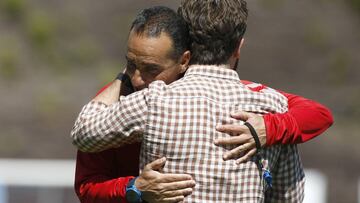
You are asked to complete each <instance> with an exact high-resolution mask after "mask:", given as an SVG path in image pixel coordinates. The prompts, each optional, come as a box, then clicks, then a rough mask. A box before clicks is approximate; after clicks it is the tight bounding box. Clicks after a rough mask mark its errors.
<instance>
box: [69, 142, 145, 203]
mask: <svg viewBox="0 0 360 203" xmlns="http://www.w3.org/2000/svg"><path fill="white" fill-rule="evenodd" d="M139 154H140V144H139V143H137V144H132V145H126V146H123V147H121V148H118V149H110V150H106V151H103V152H100V153H92V154H90V153H84V152H81V151H78V153H77V159H76V172H75V191H76V194H77V195H78V197H79V199H80V201H81V202H82V203H96V202H99V203H100V202H101V203H115V202H116V203H119V202H126V201H125V188H126V185H127V184H128V182H129V181H130V179H132V178H133V177H134V176H138V172H139V169H138V165H139Z"/></svg>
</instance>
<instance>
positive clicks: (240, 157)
mask: <svg viewBox="0 0 360 203" xmlns="http://www.w3.org/2000/svg"><path fill="white" fill-rule="evenodd" d="M231 117H233V118H235V119H239V120H242V121H244V122H248V123H250V124H251V125H252V126H253V127H254V128H255V131H256V132H257V134H258V136H259V140H260V144H261V146H264V145H265V144H266V128H265V122H264V118H263V117H262V116H260V115H257V114H254V113H248V112H243V111H240V112H236V113H234V114H231ZM216 130H217V131H219V132H222V133H227V134H229V135H231V137H227V138H219V139H216V140H215V141H214V143H215V144H216V145H217V146H220V145H236V146H237V147H235V148H234V149H232V150H230V151H228V152H226V153H225V154H224V155H223V159H224V160H225V161H226V160H230V159H237V160H236V163H237V164H240V163H243V162H245V161H247V160H249V159H250V158H251V157H252V156H253V155H254V154H255V153H256V146H255V140H254V138H253V137H252V135H251V133H250V130H249V128H248V127H247V126H246V125H239V124H231V125H219V126H217V127H216Z"/></svg>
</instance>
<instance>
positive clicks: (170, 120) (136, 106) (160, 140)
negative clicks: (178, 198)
mask: <svg viewBox="0 0 360 203" xmlns="http://www.w3.org/2000/svg"><path fill="white" fill-rule="evenodd" d="M224 3H225V4H224ZM229 5H230V7H228V6H229ZM230 8H231V9H230ZM207 9H208V10H207ZM237 9H238V10H237ZM179 10H180V13H181V14H182V15H183V17H184V18H185V19H186V20H188V23H189V24H190V30H191V32H190V33H191V38H192V39H193V47H192V50H193V56H192V59H191V61H190V67H189V69H188V70H187V71H186V73H185V76H184V78H183V79H181V80H179V81H177V82H174V83H172V84H171V85H165V84H164V83H162V82H155V83H152V84H151V85H150V86H149V88H148V89H145V90H143V91H140V92H138V93H136V94H133V95H130V96H128V97H121V98H120V101H119V102H116V101H117V99H118V98H117V97H118V95H119V90H120V83H121V82H120V81H118V82H116V83H117V84H113V85H112V86H113V87H110V88H109V89H108V91H106V92H104V94H100V95H99V96H98V97H96V98H95V99H94V101H92V102H91V103H90V104H88V105H87V106H86V107H85V108H84V109H83V111H82V112H81V114H80V116H79V118H78V120H77V122H76V124H75V126H74V129H73V132H72V135H73V137H74V143H75V144H76V145H78V146H79V148H80V149H82V150H84V151H96V150H103V149H107V148H111V147H117V146H119V145H122V144H125V143H129V142H134V141H137V140H142V142H143V147H142V150H143V151H142V154H141V157H140V158H141V160H140V161H141V164H142V166H144V164H146V163H148V162H150V161H152V160H154V159H156V158H158V157H161V156H165V157H167V160H168V163H167V165H166V166H165V167H164V172H168V173H179V172H181V173H188V174H191V175H192V176H193V177H194V179H195V180H196V181H197V186H196V188H195V190H194V193H193V194H192V195H191V196H189V197H188V198H186V199H185V201H186V202H219V201H221V202H261V201H263V200H264V190H263V185H262V184H263V183H262V182H261V180H260V177H259V176H258V171H257V170H258V169H257V167H256V164H254V162H253V161H249V162H246V163H244V164H240V165H236V164H234V161H228V162H224V161H223V160H222V157H221V154H222V153H223V152H225V149H222V148H219V147H215V146H213V144H212V143H213V140H214V139H216V138H219V137H220V138H221V137H225V136H226V135H223V134H220V133H218V132H216V131H215V130H214V129H215V127H216V125H217V124H221V123H226V122H229V121H230V122H234V121H231V120H229V119H228V117H229V115H230V112H231V111H234V110H245V111H252V112H256V113H266V112H285V111H286V110H287V104H286V99H285V98H284V97H283V96H282V95H280V94H279V93H277V92H274V91H264V92H253V91H250V90H249V89H248V88H247V87H246V86H245V85H243V84H242V83H240V82H239V78H238V76H237V74H236V72H235V71H233V70H231V69H232V68H233V67H234V64H235V61H236V59H237V58H238V57H239V51H240V47H241V44H242V40H241V39H242V36H243V33H244V30H245V26H246V24H245V20H246V17H247V10H246V5H245V4H244V2H242V1H239V2H234V1H231V2H230V1H229V2H228V1H184V2H183V3H182V7H181V8H180V9H179ZM234 12H235V13H234ZM202 15H204V16H208V19H206V18H203V16H202ZM190 18H191V19H190ZM214 19H222V21H221V22H219V21H217V22H216V21H215V20H214ZM191 22H195V23H194V24H192V23H191ZM197 23H198V24H197ZM207 25H208V26H207ZM132 32H134V30H133V31H132ZM132 34H134V33H132ZM130 36H131V34H130ZM133 37H136V35H135V36H133ZM137 37H139V36H137ZM131 40H132V39H131V37H129V41H131ZM210 42H211V44H210ZM221 44H224V46H223V47H221V46H220V45H221ZM234 44H235V46H233V45H234ZM218 46H220V47H218ZM130 53H131V51H130ZM131 54H134V55H133V56H131ZM131 54H130V56H128V57H130V58H131V57H136V55H137V54H139V53H131ZM214 64H217V65H214ZM185 70H186V69H184V68H183V67H182V66H178V67H177V69H176V68H175V69H173V72H168V74H170V76H171V75H172V74H176V75H178V74H179V73H181V72H182V71H185ZM174 76H175V75H174ZM109 92H114V94H109ZM265 159H266V160H267V162H268V167H269V168H270V169H271V170H272V171H273V173H274V177H275V180H274V187H273V189H272V190H271V193H270V194H269V193H267V195H266V200H267V201H271V200H273V201H287V202H298V201H301V199H302V189H303V188H302V183H303V173H302V168H301V164H300V160H299V157H298V154H297V150H296V147H295V146H293V145H289V146H277V147H272V148H269V149H267V150H266V153H265ZM289 162H291V163H290V164H289ZM277 190H282V191H277Z"/></svg>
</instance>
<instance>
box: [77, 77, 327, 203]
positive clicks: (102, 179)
mask: <svg viewBox="0 0 360 203" xmlns="http://www.w3.org/2000/svg"><path fill="white" fill-rule="evenodd" d="M242 82H243V83H244V84H245V85H247V86H248V87H249V88H250V89H252V90H253V91H261V90H262V89H264V88H267V87H266V86H263V85H260V84H255V83H252V82H249V81H242ZM107 86H108V85H107ZM107 86H105V87H104V88H103V89H102V90H100V92H101V91H103V90H104V89H106V88H107ZM100 92H99V93H100ZM280 92H281V91H280ZM99 93H98V94H99ZM281 93H282V94H283V95H284V96H286V97H287V98H288V105H289V110H288V112H287V113H284V114H267V115H264V120H265V125H266V134H267V145H274V144H298V143H303V142H306V141H308V140H310V139H312V138H314V137H316V136H318V135H320V134H321V133H322V132H324V131H325V130H326V129H328V128H329V127H330V126H331V125H332V123H333V117H332V115H331V112H330V111H329V110H328V109H327V108H326V107H324V106H323V105H321V104H319V103H317V102H315V101H312V100H309V99H305V98H302V97H300V96H297V95H292V94H288V93H285V92H281ZM309 121H311V122H309ZM139 153H140V144H139V143H137V144H132V145H127V146H123V147H121V148H117V149H110V150H106V151H103V152H100V153H83V152H80V151H78V153H77V159H76V174H75V191H76V193H77V195H78V197H79V199H80V200H81V202H82V203H96V202H99V203H100V202H101V203H113V202H114V203H115V202H117V203H118V202H126V201H125V188H126V185H127V184H128V182H129V180H130V179H131V178H133V177H134V176H137V175H138V172H139V168H138V165H139Z"/></svg>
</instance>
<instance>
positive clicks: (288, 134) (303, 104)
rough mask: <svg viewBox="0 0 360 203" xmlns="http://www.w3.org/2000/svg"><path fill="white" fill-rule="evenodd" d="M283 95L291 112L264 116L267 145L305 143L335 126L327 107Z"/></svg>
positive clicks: (286, 94) (294, 96)
mask: <svg viewBox="0 0 360 203" xmlns="http://www.w3.org/2000/svg"><path fill="white" fill-rule="evenodd" d="M281 93H282V94H283V95H285V96H286V97H287V98H288V103H289V110H288V112H287V113H284V114H267V115H265V116H264V120H265V126H266V136H267V137H266V138H267V140H266V144H267V145H275V144H299V143H304V142H307V141H309V140H310V139H312V138H314V137H316V136H318V135H320V134H321V133H323V132H324V131H325V130H326V129H328V128H329V127H330V126H331V125H332V124H333V122H334V119H333V116H332V114H331V112H330V110H329V109H328V108H326V107H325V106H323V105H321V104H319V103H317V102H315V101H312V100H309V99H305V98H302V97H300V96H297V95H292V94H288V93H285V92H281ZM309 120H311V122H309Z"/></svg>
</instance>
